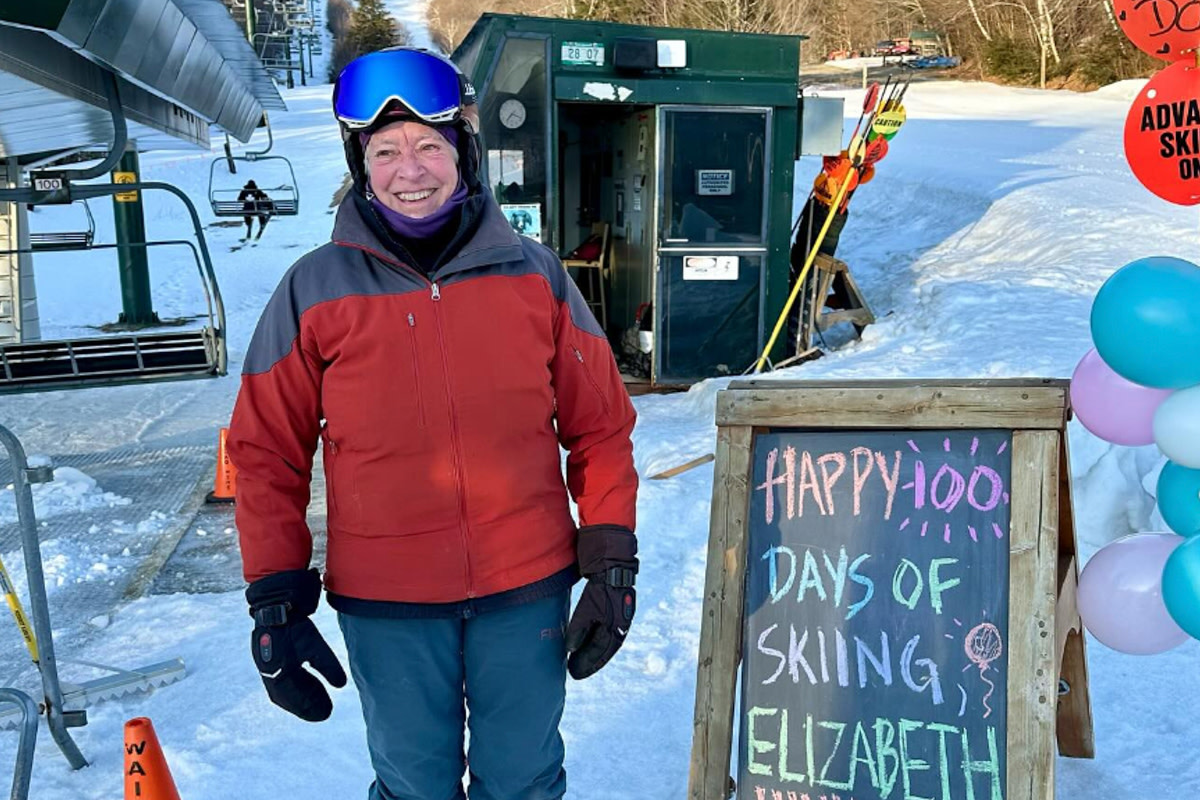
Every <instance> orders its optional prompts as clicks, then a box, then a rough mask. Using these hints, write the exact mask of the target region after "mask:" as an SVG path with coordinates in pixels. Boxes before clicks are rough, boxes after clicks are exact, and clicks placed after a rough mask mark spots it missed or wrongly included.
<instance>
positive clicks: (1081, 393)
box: [1071, 347, 1171, 447]
mask: <svg viewBox="0 0 1200 800" xmlns="http://www.w3.org/2000/svg"><path fill="white" fill-rule="evenodd" d="M1170 395H1171V390H1170V389H1151V388H1150V387H1148V386H1141V385H1139V384H1136V383H1134V382H1132V381H1130V380H1126V379H1125V378H1122V377H1121V376H1120V375H1118V374H1117V373H1116V372H1113V370H1112V368H1111V367H1109V366H1108V364H1105V363H1104V359H1102V358H1101V357H1100V354H1099V353H1098V352H1096V348H1094V347H1093V348H1092V349H1091V350H1089V351H1088V353H1087V355H1085V356H1084V357H1083V360H1082V361H1080V362H1079V366H1077V367H1076V368H1075V375H1074V376H1073V377H1072V378H1071V407H1072V408H1074V410H1075V416H1076V417H1077V418H1078V419H1079V422H1080V423H1081V424H1082V425H1083V427H1085V428H1087V429H1088V430H1089V431H1091V432H1092V433H1094V434H1096V435H1097V436H1099V437H1100V438H1101V439H1103V440H1104V441H1106V442H1111V443H1112V444H1119V445H1124V446H1125V447H1140V446H1142V445H1147V444H1154V412H1155V411H1157V410H1158V407H1159V406H1160V405H1162V402H1163V401H1164V400H1166V399H1167V398H1168V397H1170Z"/></svg>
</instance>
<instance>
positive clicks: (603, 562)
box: [575, 525, 638, 577]
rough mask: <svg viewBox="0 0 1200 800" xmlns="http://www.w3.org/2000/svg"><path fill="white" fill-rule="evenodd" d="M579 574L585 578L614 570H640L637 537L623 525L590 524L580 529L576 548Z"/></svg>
mask: <svg viewBox="0 0 1200 800" xmlns="http://www.w3.org/2000/svg"><path fill="white" fill-rule="evenodd" d="M575 553H576V556H577V559H578V562H579V572H580V574H581V575H583V576H585V577H590V576H593V575H599V574H603V573H605V572H606V571H607V570H609V569H610V568H612V567H624V568H626V569H631V570H633V571H634V572H635V573H636V572H637V569H638V560H637V536H635V535H634V533H633V531H631V530H629V529H628V528H626V527H623V526H621V525H587V526H585V527H582V528H580V529H579V541H578V544H576V547H575Z"/></svg>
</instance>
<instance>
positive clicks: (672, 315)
mask: <svg viewBox="0 0 1200 800" xmlns="http://www.w3.org/2000/svg"><path fill="white" fill-rule="evenodd" d="M770 129H771V110H770V109H763V108H712V107H707V108H706V107H696V106H662V107H660V109H659V119H658V130H659V132H660V135H659V137H658V138H659V165H660V168H659V180H660V191H659V194H658V196H659V198H661V204H660V211H659V221H658V260H657V271H658V276H657V283H656V290H657V291H656V298H655V303H654V316H655V319H654V329H655V348H654V349H655V357H654V369H655V376H654V380H655V382H656V383H663V384H671V383H690V382H693V381H695V380H698V379H701V378H708V377H713V376H717V375H737V374H740V373H741V372H743V371H744V370H745V369H746V368H747V367H749V366H750V365H751V364H752V363H753V362H754V359H755V358H756V357H757V356H758V354H759V351H760V350H761V348H762V341H761V340H762V335H761V327H762V326H761V325H760V318H761V316H762V288H763V284H764V273H765V268H766V255H767V230H766V220H767V214H766V205H767V198H766V186H767V180H766V177H767V174H768V170H769V169H770V152H771V147H770V145H771V143H770V141H769V133H768V132H769V131H770Z"/></svg>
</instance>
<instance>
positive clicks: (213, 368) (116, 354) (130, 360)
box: [0, 182, 227, 395]
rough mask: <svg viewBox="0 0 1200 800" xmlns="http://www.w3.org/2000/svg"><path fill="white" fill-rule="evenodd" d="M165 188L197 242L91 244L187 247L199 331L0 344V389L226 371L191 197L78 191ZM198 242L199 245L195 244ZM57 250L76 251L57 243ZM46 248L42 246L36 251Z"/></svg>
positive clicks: (219, 316)
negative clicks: (199, 291)
mask: <svg viewBox="0 0 1200 800" xmlns="http://www.w3.org/2000/svg"><path fill="white" fill-rule="evenodd" d="M149 189H165V190H167V191H170V192H172V193H173V194H175V195H176V196H178V197H180V199H182V200H183V202H184V203H185V205H187V207H188V211H189V215H190V216H191V218H192V221H193V228H194V230H195V235H196V237H197V241H196V242H195V243H193V242H192V241H190V240H187V239H182V240H171V241H157V242H130V243H118V244H95V243H94V242H93V243H92V244H91V245H90V249H91V250H93V251H95V250H103V249H121V248H128V247H143V248H146V249H149V248H154V247H163V246H168V245H176V246H186V247H187V248H189V249H190V251H191V253H192V256H193V259H194V261H195V263H196V269H197V271H198V273H199V275H200V280H201V282H202V284H203V287H204V296H205V302H206V305H207V311H206V314H205V315H204V318H205V319H206V322H205V324H203V325H202V326H201V327H199V328H198V329H183V330H180V329H177V328H176V329H170V330H162V329H147V330H138V331H130V332H125V333H119V334H107V335H103V336H93V337H85V338H72V339H56V340H42V341H31V342H17V343H0V395H2V394H16V393H20V392H30V391H43V390H48V389H75V388H82V387H87V386H97V385H117V384H128V383H144V382H152V381H164V380H181V379H187V378H210V377H218V376H221V375H224V374H225V371H226V358H227V357H226V346H225V309H224V304H223V303H222V300H221V294H220V290H219V288H218V287H217V281H216V273H215V272H214V271H213V266H212V260H211V258H210V257H209V253H208V247H207V244H206V243H205V241H204V235H203V231H202V229H201V228H200V221H199V216H198V215H197V214H196V211H195V207H194V206H193V205H192V203H191V200H190V199H189V198H188V197H187V195H185V194H184V193H183V192H182V191H180V190H179V189H178V188H177V187H174V186H170V185H168V184H163V183H156V182H150V183H137V184H121V185H120V186H117V185H105V184H96V185H78V186H75V187H72V193H73V194H74V195H75V196H76V197H84V198H87V197H103V196H111V195H112V194H113V193H115V192H117V191H138V190H143V191H144V190H149ZM197 244H198V245H199V247H197ZM56 249H58V250H60V251H61V250H69V249H82V248H79V247H75V248H67V247H59V248H56ZM42 252H44V250H43V251H42ZM20 253H31V254H32V253H34V248H33V247H30V248H27V249H15V250H5V251H0V255H12V254H20Z"/></svg>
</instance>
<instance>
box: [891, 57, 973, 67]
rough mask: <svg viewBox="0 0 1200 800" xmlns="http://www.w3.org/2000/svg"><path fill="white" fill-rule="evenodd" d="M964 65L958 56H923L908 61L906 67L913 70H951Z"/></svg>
mask: <svg viewBox="0 0 1200 800" xmlns="http://www.w3.org/2000/svg"><path fill="white" fill-rule="evenodd" d="M961 63H962V59H961V58H959V57H958V56H922V57H921V58H914V59H912V60H911V61H906V62H905V63H904V66H906V67H911V68H912V69H949V68H950V67H957V66H958V65H959V64H961Z"/></svg>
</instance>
